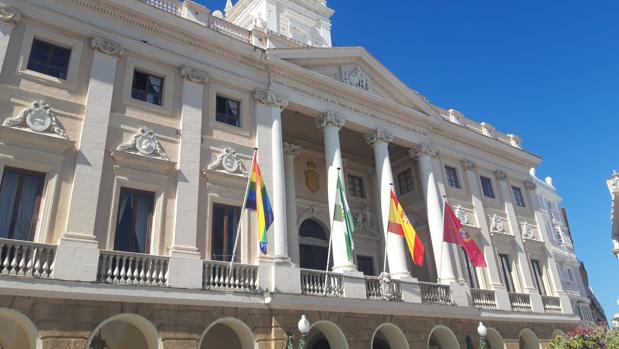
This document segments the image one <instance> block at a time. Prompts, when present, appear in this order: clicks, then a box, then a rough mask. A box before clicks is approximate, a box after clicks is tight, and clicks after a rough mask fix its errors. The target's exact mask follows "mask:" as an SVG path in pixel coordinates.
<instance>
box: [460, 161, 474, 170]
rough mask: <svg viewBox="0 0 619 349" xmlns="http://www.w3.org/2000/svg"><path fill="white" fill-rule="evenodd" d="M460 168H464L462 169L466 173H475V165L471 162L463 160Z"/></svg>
mask: <svg viewBox="0 0 619 349" xmlns="http://www.w3.org/2000/svg"><path fill="white" fill-rule="evenodd" d="M462 167H464V169H465V170H468V171H475V167H476V165H475V163H474V162H473V161H471V160H468V159H464V160H462Z"/></svg>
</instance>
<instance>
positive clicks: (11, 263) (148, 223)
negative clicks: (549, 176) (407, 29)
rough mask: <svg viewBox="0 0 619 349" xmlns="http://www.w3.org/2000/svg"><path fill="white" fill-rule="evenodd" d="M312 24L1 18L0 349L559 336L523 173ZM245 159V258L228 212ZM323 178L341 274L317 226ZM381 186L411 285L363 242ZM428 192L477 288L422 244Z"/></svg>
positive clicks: (380, 229) (83, 8) (524, 340)
mask: <svg viewBox="0 0 619 349" xmlns="http://www.w3.org/2000/svg"><path fill="white" fill-rule="evenodd" d="M341 10H342V11H345V10H346V9H341ZM332 14H333V10H332V9H330V8H329V7H327V3H326V1H325V0H240V1H238V2H237V3H236V4H232V2H229V3H228V5H227V6H226V8H225V10H224V13H222V12H219V11H216V12H213V13H211V12H210V10H209V9H207V8H204V7H203V6H200V5H198V4H196V3H193V2H191V1H189V0H186V1H176V0H3V3H2V5H0V68H1V70H0V90H1V93H0V122H2V126H1V127H0V178H1V179H2V180H1V182H0V295H1V296H0V348H95V347H99V346H102V345H103V344H105V345H107V347H108V348H110V349H116V348H147V349H155V348H166V349H167V348H222V347H225V348H232V349H236V348H241V349H250V348H260V349H267V348H268V349H280V348H283V347H284V346H285V344H286V342H287V338H291V337H289V335H290V336H292V337H295V338H298V337H299V333H298V330H297V329H296V326H297V321H298V319H299V318H300V316H301V315H302V314H306V315H307V317H308V319H309V320H310V322H311V325H310V326H309V328H308V333H307V336H306V340H307V342H308V345H307V348H315V349H320V348H334V349H335V348H337V349H345V348H367V347H372V348H385V349H386V348H392V349H394V348H433V349H434V348H442V349H456V348H466V347H467V346H469V345H470V343H472V342H476V341H478V337H477V334H476V333H477V332H476V328H477V325H478V322H479V321H483V322H484V323H485V324H486V325H487V326H488V341H489V343H490V345H491V347H492V348H510V349H512V348H526V349H531V348H536V349H537V348H540V347H541V346H543V345H545V344H546V343H548V342H549V341H550V340H551V339H552V338H553V336H554V335H556V334H557V333H561V332H562V331H563V330H566V329H569V328H572V327H574V326H577V325H578V324H579V323H580V322H581V319H580V318H579V317H578V316H577V315H576V314H578V313H577V312H575V310H574V304H576V303H575V302H576V300H578V299H579V298H578V297H580V295H579V294H578V292H580V291H582V290H579V289H578V287H575V288H576V289H572V288H570V287H571V285H570V283H568V282H565V279H564V277H562V270H563V269H562V268H563V267H562V266H563V265H569V263H571V262H572V261H573V260H572V259H570V258H571V257H572V254H569V255H567V257H566V259H561V258H562V256H563V255H561V254H560V253H559V254H556V253H555V252H558V251H555V247H557V246H558V247H560V246H561V245H557V244H555V241H554V240H553V239H555V237H556V234H555V230H553V227H552V226H550V227H548V226H547V225H546V224H545V223H544V222H546V221H547V220H549V219H551V218H550V217H551V216H549V211H547V209H546V207H542V206H541V205H540V200H538V195H537V194H536V190H546V192H543V193H542V194H541V195H548V196H549V197H551V198H554V200H555V201H556V202H558V201H560V199H558V197H557V196H556V193H555V192H554V188H550V187H549V188H546V189H539V188H540V185H539V181H538V182H536V181H535V180H534V179H532V178H531V176H530V174H529V169H530V168H535V167H537V166H538V165H539V163H540V162H541V159H540V158H539V157H537V156H535V155H533V154H531V153H528V152H526V151H524V150H523V149H522V144H521V140H520V138H519V137H517V136H514V135H510V134H504V133H501V132H499V131H497V130H496V129H495V128H493V127H492V126H491V125H490V124H488V123H477V122H475V121H472V120H470V119H468V118H466V117H464V116H463V115H462V114H461V113H459V112H457V111H456V110H453V109H449V110H446V109H443V108H441V107H439V106H436V105H433V104H431V103H430V102H429V101H428V100H426V99H425V98H424V97H423V96H422V95H421V94H420V93H418V92H417V91H414V90H412V89H410V88H409V87H407V86H406V85H405V84H404V83H402V82H401V81H400V80H398V78H397V77H395V76H394V75H393V74H392V73H390V72H389V71H388V70H387V69H386V68H385V67H384V66H383V65H381V64H380V62H378V61H377V60H376V59H375V58H373V57H372V56H371V55H370V54H369V53H368V52H367V51H365V50H364V49H362V48H347V47H342V48H336V47H331V46H332V45H331V34H330V29H331V22H330V17H331V15H332ZM254 147H257V148H258V160H259V162H260V165H261V169H262V172H263V175H264V178H265V182H266V186H267V188H268V194H269V196H270V198H271V203H272V206H273V212H274V217H275V220H274V224H273V226H272V227H271V228H270V229H269V231H268V241H269V245H268V250H267V255H265V256H262V255H260V253H259V251H258V238H257V231H256V230H257V228H256V223H255V216H254V214H253V213H250V214H246V215H243V212H242V210H241V206H242V203H243V196H244V191H245V186H246V183H247V177H248V172H249V170H250V167H251V166H250V165H251V164H250V161H251V159H252V154H253V151H254V150H253V149H254ZM338 168H341V171H338ZM337 176H341V178H342V179H343V182H344V183H345V186H346V187H347V188H346V190H347V194H348V200H349V202H350V205H351V207H352V210H353V212H354V215H355V224H356V227H357V230H356V231H355V233H354V240H355V241H354V242H355V244H354V245H355V248H354V258H353V260H352V261H348V260H347V258H346V257H345V256H346V253H345V246H344V244H343V240H342V239H341V236H342V232H341V231H333V232H331V231H330V229H329V228H328V227H330V220H331V217H330V213H331V212H333V207H334V205H335V203H334V195H333V194H334V192H335V183H336V179H337ZM392 183H393V185H394V188H395V191H396V192H397V194H398V196H399V199H400V201H401V203H402V205H403V207H404V208H405V209H406V211H407V213H408V216H409V217H410V218H411V221H412V223H413V225H414V226H415V228H416V229H417V231H418V233H419V235H420V236H421V238H422V240H423V242H424V244H425V246H426V254H425V264H424V266H423V267H417V266H414V265H412V263H411V262H410V257H409V256H408V252H407V250H406V249H405V243H404V241H403V240H402V239H401V238H399V237H397V236H395V235H393V234H386V233H385V230H386V226H387V213H388V205H389V196H388V193H389V190H390V187H391V184H392ZM551 189H552V190H551ZM443 196H446V197H447V198H448V200H449V202H450V203H451V204H452V205H453V207H454V209H455V210H456V213H457V215H458V217H459V218H460V220H461V221H462V223H463V224H464V225H465V227H466V229H467V231H468V232H469V234H470V235H471V236H472V238H473V239H474V240H475V241H476V242H477V244H478V245H479V246H480V248H481V249H482V251H483V253H484V255H485V258H486V260H487V262H488V267H487V268H473V267H471V266H470V264H469V263H468V262H467V260H466V258H465V256H464V255H463V253H462V252H460V250H459V249H458V248H456V247H455V246H451V245H447V244H444V243H443V242H442V234H443V233H442V197H443ZM237 227H239V228H240V229H239V230H238V231H239V232H240V238H239V241H240V244H239V246H238V249H237V250H236V255H237V256H238V257H239V260H240V263H235V264H234V265H233V266H232V267H230V264H229V263H228V261H229V260H230V258H231V256H232V255H233V254H234V241H235V237H236V234H237ZM331 233H332V235H333V239H332V245H333V268H332V270H333V271H332V272H329V273H328V274H327V273H325V271H324V269H323V268H324V267H325V266H326V265H327V251H328V246H329V241H331V239H330V235H331ZM386 239H387V240H388V243H385V240H386ZM563 243H566V242H565V240H563ZM386 246H388V247H387V248H386ZM570 248H571V247H570ZM385 249H387V251H386V252H387V257H388V258H387V261H388V262H387V264H388V269H389V271H390V274H391V276H392V277H393V280H392V282H391V283H389V284H386V283H383V282H381V281H380V280H379V278H378V277H377V276H378V274H379V273H380V271H382V270H383V269H384V265H383V264H384V263H383V258H384V256H385ZM559 250H560V248H559ZM569 252H570V253H572V252H573V251H572V250H569ZM568 257H569V258H568ZM104 342H105V343H104Z"/></svg>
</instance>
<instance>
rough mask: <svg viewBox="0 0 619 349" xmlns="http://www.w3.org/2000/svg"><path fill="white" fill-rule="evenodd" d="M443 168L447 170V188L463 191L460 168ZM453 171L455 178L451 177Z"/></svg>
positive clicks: (446, 166)
mask: <svg viewBox="0 0 619 349" xmlns="http://www.w3.org/2000/svg"><path fill="white" fill-rule="evenodd" d="M443 167H444V170H445V182H447V186H448V187H450V188H453V189H458V190H462V183H461V182H460V175H459V173H458V168H457V167H455V166H450V165H445V166H443ZM451 170H453V175H454V176H453V177H452V176H451V175H450V172H451Z"/></svg>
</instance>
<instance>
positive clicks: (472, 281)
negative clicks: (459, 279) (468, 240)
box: [460, 247, 481, 289]
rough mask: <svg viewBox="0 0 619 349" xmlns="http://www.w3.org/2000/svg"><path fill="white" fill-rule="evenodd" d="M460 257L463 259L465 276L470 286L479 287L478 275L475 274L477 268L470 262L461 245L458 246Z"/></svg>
mask: <svg viewBox="0 0 619 349" xmlns="http://www.w3.org/2000/svg"><path fill="white" fill-rule="evenodd" d="M460 253H461V258H462V259H463V260H464V266H465V268H466V277H467V280H468V283H469V287H470V288H477V289H479V288H481V286H480V283H479V277H478V276H477V268H476V267H474V266H473V264H471V261H470V260H469V258H468V254H467V253H466V250H465V249H464V248H463V247H460Z"/></svg>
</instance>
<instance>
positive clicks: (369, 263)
mask: <svg viewBox="0 0 619 349" xmlns="http://www.w3.org/2000/svg"><path fill="white" fill-rule="evenodd" d="M357 270H359V271H360V272H363V275H371V276H375V275H376V274H375V271H374V258H372V257H367V256H357Z"/></svg>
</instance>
